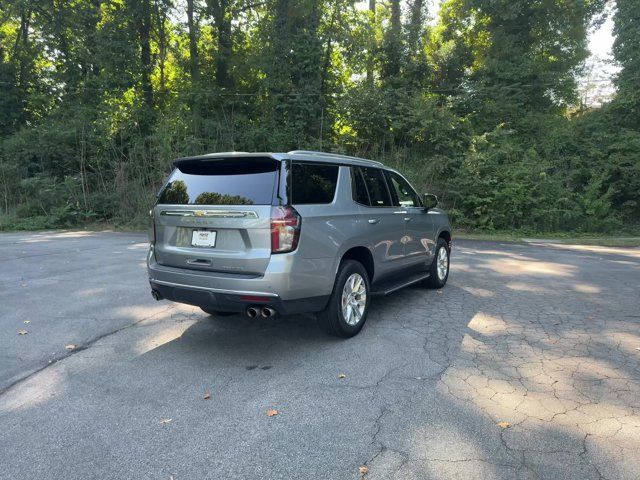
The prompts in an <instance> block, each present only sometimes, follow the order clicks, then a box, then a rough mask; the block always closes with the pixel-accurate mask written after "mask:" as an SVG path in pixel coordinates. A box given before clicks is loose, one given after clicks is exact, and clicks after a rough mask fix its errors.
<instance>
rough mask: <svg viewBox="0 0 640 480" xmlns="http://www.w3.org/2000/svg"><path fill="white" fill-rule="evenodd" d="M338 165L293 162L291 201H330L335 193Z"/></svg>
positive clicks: (301, 203) (295, 203)
mask: <svg viewBox="0 0 640 480" xmlns="http://www.w3.org/2000/svg"><path fill="white" fill-rule="evenodd" d="M339 168H340V167H338V165H318V164H312V163H293V165H292V166H291V170H292V174H291V177H292V178H291V183H292V188H291V190H292V192H291V196H292V197H293V198H292V199H291V203H292V204H294V205H303V204H307V203H331V202H333V197H334V196H335V194H336V184H337V183H338V169H339Z"/></svg>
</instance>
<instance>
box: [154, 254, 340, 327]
mask: <svg viewBox="0 0 640 480" xmlns="http://www.w3.org/2000/svg"><path fill="white" fill-rule="evenodd" d="M300 262H304V265H302V266H301V265H300ZM331 263H332V262H331V261H330V260H327V259H313V260H308V259H299V258H296V259H294V257H293V255H286V254H284V255H277V256H273V257H272V259H271V261H270V262H269V267H268V268H267V270H266V272H265V274H264V275H261V276H255V277H251V276H247V275H237V274H224V273H216V272H205V271H197V270H187V269H181V268H173V267H166V266H163V265H159V264H158V263H157V262H156V261H155V257H154V255H153V250H150V251H149V256H148V258H147V267H148V273H149V283H150V285H151V289H152V290H155V291H156V292H158V293H159V294H160V295H161V296H162V297H164V298H166V299H168V300H172V301H175V302H180V303H186V304H189V305H196V306H199V307H207V308H210V309H214V310H221V311H229V312H244V311H245V310H246V308H247V307H248V306H252V305H253V306H265V307H271V308H273V309H274V310H276V311H277V312H278V313H281V314H285V315H286V314H293V313H305V312H317V311H320V310H322V309H323V308H324V307H325V306H326V304H327V302H328V300H329V296H330V295H331V291H332V289H333V282H334V278H335V272H333V273H332V269H333V265H331ZM296 267H297V268H296ZM300 267H302V268H300Z"/></svg>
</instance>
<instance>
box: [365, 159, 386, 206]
mask: <svg viewBox="0 0 640 480" xmlns="http://www.w3.org/2000/svg"><path fill="white" fill-rule="evenodd" d="M360 170H361V171H362V174H363V176H364V182H365V184H366V185H367V190H368V191H369V198H371V206H372V207H390V206H391V205H392V204H391V198H389V192H388V191H387V186H386V183H385V180H384V176H383V174H382V170H380V169H379V168H361V169H360Z"/></svg>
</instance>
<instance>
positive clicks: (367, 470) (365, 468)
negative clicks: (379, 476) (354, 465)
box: [358, 466, 369, 475]
mask: <svg viewBox="0 0 640 480" xmlns="http://www.w3.org/2000/svg"><path fill="white" fill-rule="evenodd" d="M358 471H359V472H360V473H361V474H362V475H365V474H367V473H369V467H365V466H362V467H360V468H359V469H358Z"/></svg>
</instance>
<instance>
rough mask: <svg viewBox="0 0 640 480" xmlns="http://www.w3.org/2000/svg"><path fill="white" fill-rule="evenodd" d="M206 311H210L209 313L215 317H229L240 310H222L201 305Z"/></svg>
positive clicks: (201, 308)
mask: <svg viewBox="0 0 640 480" xmlns="http://www.w3.org/2000/svg"><path fill="white" fill-rule="evenodd" d="M200 310H202V311H203V312H204V313H208V314H209V315H213V316H214V317H229V316H231V315H235V314H236V313H238V312H221V311H220V310H213V309H211V308H206V307H200Z"/></svg>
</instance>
